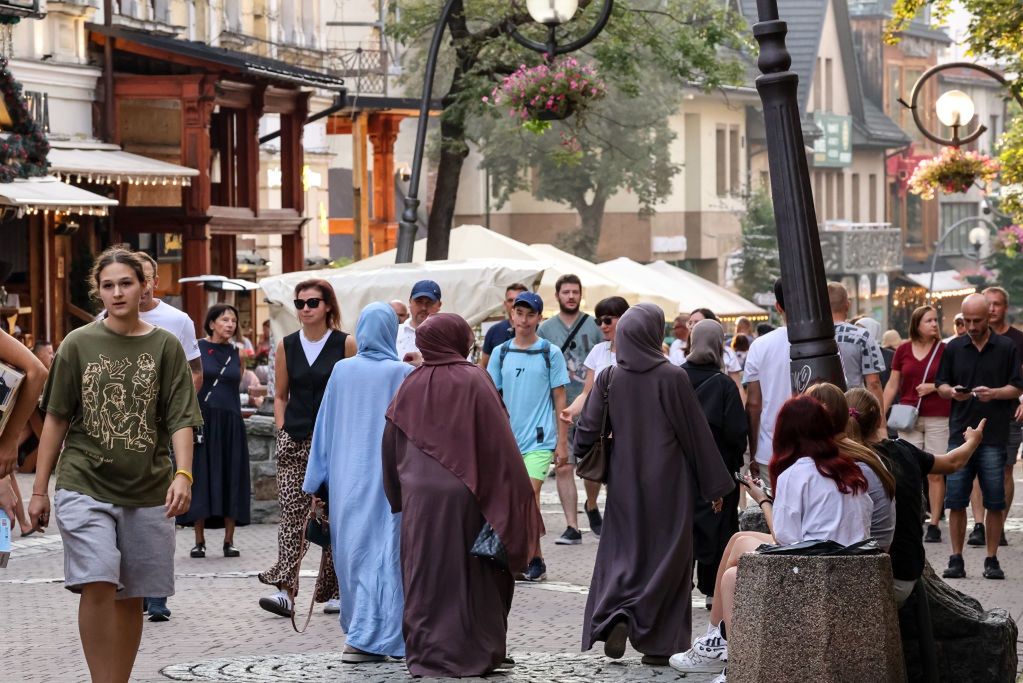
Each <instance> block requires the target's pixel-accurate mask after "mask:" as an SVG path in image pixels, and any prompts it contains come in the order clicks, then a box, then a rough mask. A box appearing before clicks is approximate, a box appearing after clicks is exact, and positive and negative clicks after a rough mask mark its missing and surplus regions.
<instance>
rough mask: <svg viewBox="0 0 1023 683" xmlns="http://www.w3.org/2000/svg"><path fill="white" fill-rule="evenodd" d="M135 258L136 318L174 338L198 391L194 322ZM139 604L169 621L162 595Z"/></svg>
mask: <svg viewBox="0 0 1023 683" xmlns="http://www.w3.org/2000/svg"><path fill="white" fill-rule="evenodd" d="M135 256H137V257H138V258H139V260H140V261H142V274H143V275H145V277H146V288H145V290H144V291H143V292H142V298H141V299H140V300H139V317H140V318H142V319H143V320H145V321H146V322H147V323H149V324H150V325H153V326H154V327H159V328H160V329H163V330H166V331H168V332H170V333H171V334H173V335H174V336H175V337H177V338H178V342H180V343H181V348H183V349H184V350H185V358H186V359H187V360H188V367H189V369H190V370H191V371H192V384H193V385H195V390H196V391H199V389H201V388H202V358H201V357H200V355H201V354H200V353H199V342H198V340H196V338H195V323H193V322H192V319H191V318H190V317H188V314H187V313H185V312H184V311H179V310H178V309H176V308H174V307H173V306H171V305H170V304H166V303H164V302H162V301H160V300H159V299H157V298H155V297H154V296H153V293H154V292H155V291H156V289H157V287H159V286H160V276H159V274H158V271H157V267H156V259H154V258H153V257H152V256H150V255H149V254H147V253H146V252H144V251H137V252H135ZM142 602H143V606H144V607H145V608H146V611H147V613H148V614H149V621H167V620H168V619H170V614H171V613H170V609H168V608H167V597H166V596H152V597H148V598H145V599H144V600H143V601H142Z"/></svg>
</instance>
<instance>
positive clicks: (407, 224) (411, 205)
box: [394, 0, 462, 263]
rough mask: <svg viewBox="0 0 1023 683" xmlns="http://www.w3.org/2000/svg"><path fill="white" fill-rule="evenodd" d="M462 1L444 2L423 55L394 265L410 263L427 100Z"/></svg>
mask: <svg viewBox="0 0 1023 683" xmlns="http://www.w3.org/2000/svg"><path fill="white" fill-rule="evenodd" d="M461 2H462V0H447V2H445V3H444V7H443V9H441V13H440V18H439V19H438V20H437V26H436V28H434V31H433V38H432V40H431V41H430V51H429V52H428V53H427V55H426V75H425V78H424V79H423V96H422V100H421V101H420V102H419V121H418V124H417V126H416V145H415V149H414V150H413V153H412V174H411V175H410V176H409V183H408V191H407V192H406V194H405V210H404V211H403V212H402V214H401V221H400V222H399V224H398V250H397V254H396V256H395V259H394V262H395V263H411V262H412V251H413V248H414V245H415V238H416V220H417V216H418V213H419V176H420V175H421V173H422V170H423V150H424V148H425V147H426V127H427V125H428V124H429V123H430V100H431V99H432V97H433V77H434V76H435V75H436V73H437V54H438V53H439V52H440V44H441V40H442V39H443V37H444V29H445V28H446V27H447V24H448V19H450V18H451V11H452V10H453V9H454V6H455V4H461Z"/></svg>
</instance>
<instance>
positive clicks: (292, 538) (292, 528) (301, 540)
mask: <svg viewBox="0 0 1023 683" xmlns="http://www.w3.org/2000/svg"><path fill="white" fill-rule="evenodd" d="M311 445H312V439H311V438H310V439H303V440H302V441H295V440H294V439H292V438H291V436H289V435H288V433H287V432H285V431H284V430H281V431H280V432H279V433H278V435H277V498H278V501H279V502H280V505H281V522H280V525H279V526H278V527H277V563H276V564H275V565H274V566H272V567H270V569H268V570H266V571H265V572H262V573H260V575H259V580H260V581H262V582H263V583H266V584H269V585H271V586H277V587H279V588H282V589H291V591H292V593H293V594H295V595H297V594H298V570H299V565H300V564H301V562H302V558H303V557H304V556H305V552H306V550H308V546H309V545H310V544H309V543H307V542H306V540H305V523H306V519H307V518H308V515H309V505H310V503H311V499H312V497H311V496H309V495H308V494H307V493H305V492H304V491H303V490H302V483H303V481H305V470H306V465H307V464H308V463H309V447H310V446H311ZM324 555H325V558H324V559H325V560H326V566H325V567H324V568H323V576H322V577H321V578H320V579H319V580H318V581H317V582H316V589H315V591H314V595H315V600H316V602H326V601H327V600H331V599H334V598H337V597H338V587H337V574H336V573H335V572H334V559H333V557H332V556H331V553H330V551H324Z"/></svg>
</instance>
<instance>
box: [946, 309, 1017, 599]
mask: <svg viewBox="0 0 1023 683" xmlns="http://www.w3.org/2000/svg"><path fill="white" fill-rule="evenodd" d="M989 317H990V307H989V305H988V302H987V299H985V298H984V296H983V295H982V294H971V295H970V296H968V297H966V298H965V299H964V300H963V319H964V320H965V321H966V334H965V335H964V336H962V337H958V338H956V339H953V340H952V341H950V342H949V343H948V346H947V347H946V348H945V353H944V355H943V356H942V358H941V364H940V365H939V367H938V375H937V378H936V379H935V382H934V383H935V384H936V385H937V387H938V395H939V396H941V397H942V398H944V399H951V400H952V414H951V416H950V417H949V422H948V433H949V438H948V445H949V450H952V449H954V448H958V447H959V446H961V445H962V444H963V438H964V437H963V433H964V432H965V431H966V428H967V427H970V426H973V425H976V424H977V423H979V422H980V420H981V419H983V418H987V428H986V429H985V430H984V439H983V441H981V445H980V447H979V448H977V450H976V452H974V454H973V455H972V456H971V457H970V460H969V462H968V463H967V464H966V466H965V467H964V468H963V469H961V470H959V471H958V472H956V473H955V474H952V475H949V477H948V482H947V488H946V492H945V507H946V508H948V510H949V518H948V527H949V538H950V539H951V541H952V556H951V557H950V558H949V560H948V569H946V570H945V571H944V572H943V573H942V576H944V577H945V578H946V579H961V578H964V577H965V576H966V567H965V565H964V563H963V555H962V553H963V543H964V542H965V540H966V506H967V505H969V503H970V491H971V490H972V488H973V480H974V478H977V479H979V481H980V490H981V493H982V495H983V498H984V508H985V509H986V510H987V538H986V541H987V544H986V545H987V557H986V558H985V559H984V578H985V579H1004V578H1005V573H1004V572H1003V571H1002V568H1001V567H1000V566H999V564H998V541H999V539H1000V538H1001V534H1002V522H1003V520H1004V514H1003V513H1004V510H1005V478H1004V469H1005V448H1006V444H1007V443H1008V440H1009V423H1010V422H1011V421H1012V420H1013V418H1014V416H1015V413H1016V407H1017V406H1018V405H1019V396H1020V393H1021V390H1023V376H1021V373H1020V357H1019V351H1018V350H1017V349H1016V345H1015V344H1013V343H1012V341H1010V340H1009V339H1007V338H1006V337H1002V336H999V335H997V334H993V333H992V331H991V328H990V325H989Z"/></svg>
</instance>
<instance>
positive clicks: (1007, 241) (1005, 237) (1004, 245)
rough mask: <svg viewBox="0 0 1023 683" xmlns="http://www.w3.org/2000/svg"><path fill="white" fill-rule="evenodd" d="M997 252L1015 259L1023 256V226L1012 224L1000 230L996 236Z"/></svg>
mask: <svg viewBox="0 0 1023 683" xmlns="http://www.w3.org/2000/svg"><path fill="white" fill-rule="evenodd" d="M995 252H996V253H1000V254H1004V255H1005V257H1006V258H1009V259H1013V260H1015V259H1019V258H1021V257H1023V226H1019V225H1010V226H1009V227H1007V228H1002V229H1001V230H999V231H998V236H997V237H996V238H995Z"/></svg>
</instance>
